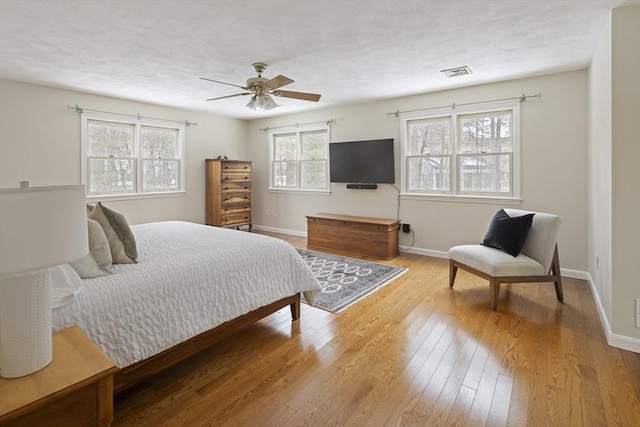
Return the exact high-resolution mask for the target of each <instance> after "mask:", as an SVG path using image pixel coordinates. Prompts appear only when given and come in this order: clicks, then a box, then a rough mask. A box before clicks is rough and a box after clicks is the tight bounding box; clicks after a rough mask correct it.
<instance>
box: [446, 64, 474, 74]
mask: <svg viewBox="0 0 640 427" xmlns="http://www.w3.org/2000/svg"><path fill="white" fill-rule="evenodd" d="M440 72H441V73H444V74H445V75H446V76H447V77H456V76H464V75H467V74H471V68H469V67H467V66H466V65H465V66H463V67H455V68H449V69H446V70H440Z"/></svg>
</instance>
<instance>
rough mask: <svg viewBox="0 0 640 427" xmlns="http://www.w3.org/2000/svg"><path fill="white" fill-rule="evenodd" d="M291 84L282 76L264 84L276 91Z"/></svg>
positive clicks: (291, 81) (289, 80)
mask: <svg viewBox="0 0 640 427" xmlns="http://www.w3.org/2000/svg"><path fill="white" fill-rule="evenodd" d="M291 83H293V80H291V79H290V78H289V77H286V76H283V75H282V74H280V75H278V76H275V77H274V78H272V79H271V80H269V81H267V82H266V83H265V84H266V85H267V87H268V88H269V89H271V90H273V89H278V88H279V87H282V86H286V85H288V84H291Z"/></svg>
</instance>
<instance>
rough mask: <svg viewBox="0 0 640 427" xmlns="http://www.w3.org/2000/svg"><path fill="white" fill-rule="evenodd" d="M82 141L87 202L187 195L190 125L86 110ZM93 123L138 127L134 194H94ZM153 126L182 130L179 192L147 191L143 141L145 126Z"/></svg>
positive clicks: (82, 173)
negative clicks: (90, 138)
mask: <svg viewBox="0 0 640 427" xmlns="http://www.w3.org/2000/svg"><path fill="white" fill-rule="evenodd" d="M80 116H81V117H80V141H81V149H80V157H81V171H80V173H81V180H82V184H84V185H85V188H86V195H87V200H98V199H100V200H106V199H108V200H127V199H143V198H156V197H173V196H183V195H184V194H185V188H186V183H185V176H186V171H185V164H186V147H185V145H186V144H185V128H186V125H185V124H184V123H178V122H173V121H167V120H159V119H149V118H144V117H140V118H135V117H127V116H125V115H120V114H112V113H101V112H93V111H85V112H83V113H82V114H81V115H80ZM90 120H93V121H103V122H111V123H123V124H128V125H133V126H135V138H136V141H135V153H134V156H135V157H134V161H135V164H136V165H135V169H136V174H135V176H134V181H135V185H134V189H133V191H130V192H123V193H96V194H90V183H89V176H88V170H89V160H90V157H89V155H88V152H89V150H88V143H89V141H88V122H89V121H90ZM143 126H150V127H159V128H166V129H174V130H177V131H178V159H177V160H178V170H179V172H178V179H179V183H178V189H177V190H160V191H145V190H143V167H142V163H143V160H145V158H144V157H143V155H142V144H141V143H140V141H141V140H142V127H143Z"/></svg>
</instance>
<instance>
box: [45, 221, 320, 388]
mask: <svg viewBox="0 0 640 427" xmlns="http://www.w3.org/2000/svg"><path fill="white" fill-rule="evenodd" d="M131 231H132V232H133V234H134V236H135V240H136V245H137V251H138V259H137V263H136V264H114V265H113V266H112V267H111V269H112V271H113V274H109V275H106V276H102V277H96V278H92V279H83V280H82V289H81V291H80V292H78V293H77V295H75V297H74V298H73V300H72V301H71V302H70V303H69V304H67V305H64V306H62V307H60V308H56V309H54V310H53V312H52V318H53V319H52V320H53V327H54V330H59V329H63V328H66V327H69V326H72V325H77V326H78V327H79V328H80V329H82V330H83V331H84V332H85V334H87V335H88V336H89V338H91V339H92V341H93V342H94V343H95V344H96V345H97V346H98V347H100V349H101V350H102V351H103V352H104V353H105V354H106V355H107V356H109V357H110V358H111V359H112V360H113V361H114V362H115V363H116V365H118V367H119V368H120V369H121V371H120V373H119V374H118V375H116V377H115V379H114V389H115V392H119V391H122V390H124V389H126V388H129V387H130V386H132V385H134V384H135V383H137V382H139V381H141V380H142V379H144V378H146V377H148V376H150V375H153V374H154V373H156V372H159V371H160V370H162V369H165V368H166V367H168V366H170V365H172V364H174V363H177V362H178V361H180V360H183V359H185V358H186V357H189V356H191V355H193V354H195V353H196V352H198V351H200V350H201V349H203V348H206V347H207V346H209V345H211V344H213V343H215V342H217V341H220V340H221V339H223V338H224V337H225V336H228V335H229V334H231V333H233V332H235V331H236V330H238V329H240V328H242V327H244V326H247V325H248V324H251V323H253V322H255V321H257V320H259V319H261V318H263V317H265V316H267V315H269V314H271V313H273V312H275V311H277V310H279V309H281V308H285V307H287V306H290V307H291V314H292V318H293V320H296V319H297V318H298V317H299V315H300V293H304V297H305V299H306V300H307V301H308V302H309V303H311V304H313V301H314V300H315V297H316V295H317V294H318V292H319V290H320V286H319V285H318V282H317V280H316V279H315V277H314V276H313V274H312V273H311V272H310V271H309V269H308V267H307V266H306V264H305V263H304V261H303V260H302V258H301V257H300V256H299V255H298V253H297V251H296V250H295V249H294V248H293V247H292V246H291V245H290V244H288V243H286V242H284V241H282V240H279V239H275V238H272V237H268V236H264V235H258V234H255V233H246V232H241V231H236V230H229V229H224V228H217V227H210V226H206V225H201V224H194V223H188V222H180V221H167V222H157V223H150V224H141V225H134V226H131Z"/></svg>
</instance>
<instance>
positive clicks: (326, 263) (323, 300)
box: [296, 249, 408, 313]
mask: <svg viewBox="0 0 640 427" xmlns="http://www.w3.org/2000/svg"><path fill="white" fill-rule="evenodd" d="M296 250H297V251H298V253H299V254H300V255H301V256H302V258H303V259H304V261H305V262H306V263H307V265H308V266H309V267H310V268H311V271H312V272H313V274H314V275H315V276H316V278H317V279H318V281H319V282H320V286H321V287H322V291H321V293H320V294H319V295H318V297H317V298H316V303H315V305H314V307H317V308H321V309H323V310H326V311H330V312H331V313H340V312H341V311H343V310H344V309H346V308H347V307H349V306H351V305H352V304H355V303H356V302H358V301H360V300H361V299H363V298H364V297H366V296H367V295H370V294H371V293H372V292H375V291H376V290H377V289H380V288H381V287H383V286H385V285H387V284H389V283H390V282H392V281H393V280H394V279H397V278H398V277H400V276H402V275H403V274H404V273H406V272H407V271H408V269H406V268H401V267H393V266H390V265H384V264H378V263H375V262H369V261H364V260H361V259H356V258H348V257H343V256H340V255H332V254H331V255H330V254H326V253H324V252H316V251H309V250H307V249H296ZM302 302H304V303H306V301H305V300H304V297H303V298H302Z"/></svg>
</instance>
